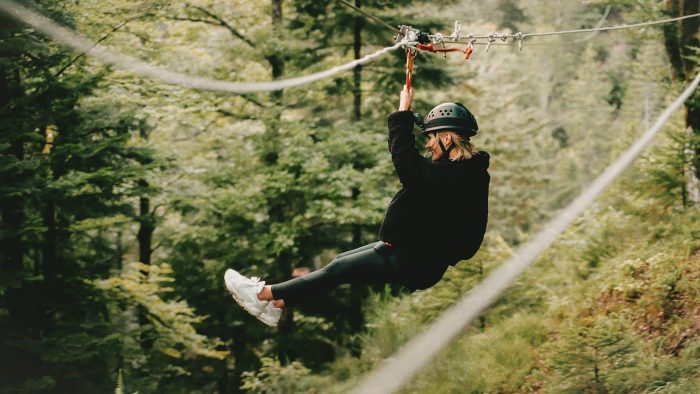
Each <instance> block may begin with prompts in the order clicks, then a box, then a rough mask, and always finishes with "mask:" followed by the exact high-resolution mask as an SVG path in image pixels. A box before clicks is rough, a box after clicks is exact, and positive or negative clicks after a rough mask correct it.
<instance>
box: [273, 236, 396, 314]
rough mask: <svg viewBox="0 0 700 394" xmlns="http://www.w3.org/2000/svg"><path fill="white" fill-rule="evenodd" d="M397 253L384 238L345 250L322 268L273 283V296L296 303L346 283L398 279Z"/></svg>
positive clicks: (392, 280)
mask: <svg viewBox="0 0 700 394" xmlns="http://www.w3.org/2000/svg"><path fill="white" fill-rule="evenodd" d="M396 265H397V255H396V253H395V252H394V251H393V250H391V247H389V246H387V245H386V244H384V243H383V242H375V243H371V244H369V245H365V246H363V247H361V248H357V249H354V250H351V251H349V252H345V253H341V254H339V255H338V256H336V257H335V258H334V259H333V261H331V262H330V263H329V264H328V265H326V266H325V267H323V268H321V269H320V270H317V271H314V272H311V273H309V274H306V275H303V276H300V277H298V278H294V279H291V280H288V281H286V282H283V283H279V284H276V285H272V288H271V291H272V296H273V297H274V298H275V299H277V300H279V299H282V300H284V303H285V305H287V306H292V305H296V304H298V303H299V302H303V301H309V300H313V299H314V298H316V297H319V296H321V295H323V294H325V293H327V292H329V291H331V290H333V289H334V288H335V287H337V286H339V285H341V284H344V283H363V284H369V283H391V282H396V280H395V277H394V275H395V271H396Z"/></svg>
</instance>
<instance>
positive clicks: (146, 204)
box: [137, 179, 155, 264]
mask: <svg viewBox="0 0 700 394" xmlns="http://www.w3.org/2000/svg"><path fill="white" fill-rule="evenodd" d="M138 185H139V188H141V189H143V192H142V193H143V194H144V195H142V196H141V197H139V218H138V222H139V233H138V235H137V238H138V241H139V261H140V262H142V263H144V264H151V249H152V246H151V245H152V244H153V232H154V231H155V220H154V217H153V213H152V212H151V209H150V203H151V201H150V199H149V198H148V197H147V196H145V194H146V190H147V189H148V182H147V181H146V180H145V179H139V181H138Z"/></svg>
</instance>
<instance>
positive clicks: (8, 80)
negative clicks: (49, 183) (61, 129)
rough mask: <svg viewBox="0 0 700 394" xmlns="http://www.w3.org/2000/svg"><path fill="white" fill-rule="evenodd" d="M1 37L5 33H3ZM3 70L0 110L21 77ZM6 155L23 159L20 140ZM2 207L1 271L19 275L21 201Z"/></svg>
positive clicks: (16, 89)
mask: <svg viewBox="0 0 700 394" xmlns="http://www.w3.org/2000/svg"><path fill="white" fill-rule="evenodd" d="M3 35H4V34H3ZM14 71H15V72H13V70H11V69H8V68H5V67H4V66H2V65H0V108H7V106H8V105H9V103H10V101H11V100H12V98H15V97H18V96H19V95H20V91H19V82H20V80H19V79H20V75H19V72H18V71H17V70H14ZM5 127H6V125H4V124H3V125H2V129H1V130H2V131H1V132H2V133H3V134H6V133H10V132H11V130H7V129H6V128H5ZM8 153H9V154H10V155H12V156H14V157H15V158H16V159H17V160H20V161H21V160H22V159H23V158H24V146H23V145H22V141H21V140H19V139H13V141H12V142H10V147H9V151H8ZM1 205H2V208H1V211H0V212H1V215H2V217H1V218H0V219H1V220H2V222H1V227H0V228H2V229H3V230H4V232H5V233H6V234H7V236H6V238H5V237H4V238H3V239H2V240H1V241H0V242H1V243H0V264H2V266H1V267H0V268H2V269H3V271H6V272H11V273H19V272H21V270H22V256H23V254H24V245H23V243H22V237H21V236H20V230H21V228H22V223H23V222H24V215H23V213H22V199H21V198H17V197H7V198H3V199H2V204H1Z"/></svg>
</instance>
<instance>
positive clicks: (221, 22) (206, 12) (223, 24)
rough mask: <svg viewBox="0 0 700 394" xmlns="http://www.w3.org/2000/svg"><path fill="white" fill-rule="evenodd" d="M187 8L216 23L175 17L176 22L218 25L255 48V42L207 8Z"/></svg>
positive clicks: (194, 6)
mask: <svg viewBox="0 0 700 394" xmlns="http://www.w3.org/2000/svg"><path fill="white" fill-rule="evenodd" d="M187 6H188V7H190V8H194V9H195V10H197V11H199V12H201V13H203V14H204V15H206V16H208V17H210V18H212V19H214V21H211V20H207V19H198V18H182V19H178V18H179V17H174V18H173V19H176V20H185V21H190V22H202V23H208V24H210V25H217V26H221V27H225V28H226V29H227V30H228V31H229V32H230V33H231V34H233V35H234V36H235V37H237V38H238V39H240V40H241V41H243V42H245V43H246V44H248V45H249V46H250V47H251V48H255V43H254V42H253V41H251V40H250V39H248V37H246V36H244V35H243V34H241V33H240V32H239V31H238V30H236V29H235V28H234V27H233V26H231V25H230V24H229V23H228V22H226V21H225V20H223V19H222V18H221V17H219V16H218V15H216V14H214V13H212V12H211V11H209V10H207V9H206V8H204V7H200V6H198V5H190V4H188V5H187Z"/></svg>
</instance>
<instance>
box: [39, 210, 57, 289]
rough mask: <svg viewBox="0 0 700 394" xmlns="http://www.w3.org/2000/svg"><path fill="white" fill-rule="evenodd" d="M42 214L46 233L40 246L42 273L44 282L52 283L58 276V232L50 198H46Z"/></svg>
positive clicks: (54, 211)
mask: <svg viewBox="0 0 700 394" xmlns="http://www.w3.org/2000/svg"><path fill="white" fill-rule="evenodd" d="M45 203H46V205H45V207H44V212H43V220H44V226H45V227H46V233H45V234H44V243H43V245H42V255H43V258H44V260H43V263H44V265H43V267H44V269H43V273H44V281H45V282H47V283H54V282H55V279H56V277H57V275H58V261H57V256H56V242H57V241H58V236H57V235H58V231H57V228H56V203H55V202H54V201H53V200H52V199H51V198H50V197H48V198H46V200H45Z"/></svg>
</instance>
